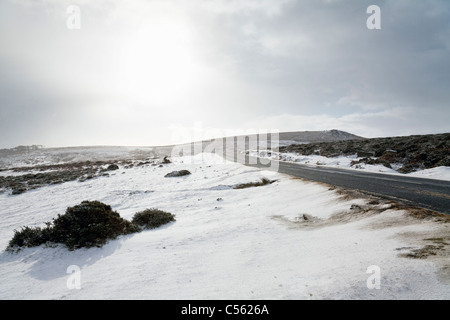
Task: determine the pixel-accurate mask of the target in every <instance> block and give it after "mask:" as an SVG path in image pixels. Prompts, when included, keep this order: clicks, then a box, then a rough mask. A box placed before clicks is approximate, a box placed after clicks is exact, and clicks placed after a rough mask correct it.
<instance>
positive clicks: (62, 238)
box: [52, 201, 139, 249]
mask: <svg viewBox="0 0 450 320" xmlns="http://www.w3.org/2000/svg"><path fill="white" fill-rule="evenodd" d="M52 229H53V230H52V238H53V239H52V240H53V241H54V242H59V243H63V244H65V245H66V246H67V247H68V248H69V249H76V248H80V247H87V248H89V247H94V246H97V247H101V246H102V245H104V244H105V243H106V242H107V240H109V239H115V238H117V237H118V236H119V235H123V234H130V233H133V232H137V231H139V229H138V228H137V227H136V226H135V225H133V224H132V223H130V222H129V221H127V220H125V219H122V218H121V217H120V215H119V214H118V213H117V212H115V211H113V210H112V209H111V207H110V206H109V205H106V204H104V203H101V202H98V201H83V202H82V203H81V204H79V205H77V206H74V207H70V208H67V210H66V213H65V214H64V215H58V217H57V218H56V219H54V220H53V228H52Z"/></svg>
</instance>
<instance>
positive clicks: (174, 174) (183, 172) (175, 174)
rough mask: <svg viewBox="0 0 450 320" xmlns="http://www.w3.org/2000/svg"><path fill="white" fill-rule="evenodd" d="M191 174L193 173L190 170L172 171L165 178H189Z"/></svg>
mask: <svg viewBox="0 0 450 320" xmlns="http://www.w3.org/2000/svg"><path fill="white" fill-rule="evenodd" d="M189 174H191V172H190V171H189V170H180V171H172V172H169V173H168V174H166V175H165V176H164V177H166V178H171V177H182V176H187V175H189Z"/></svg>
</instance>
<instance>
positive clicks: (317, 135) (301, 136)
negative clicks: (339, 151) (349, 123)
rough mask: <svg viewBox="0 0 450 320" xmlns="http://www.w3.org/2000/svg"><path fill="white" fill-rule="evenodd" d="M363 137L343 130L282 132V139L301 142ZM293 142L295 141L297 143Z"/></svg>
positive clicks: (358, 138) (361, 138) (359, 138)
mask: <svg viewBox="0 0 450 320" xmlns="http://www.w3.org/2000/svg"><path fill="white" fill-rule="evenodd" d="M363 139H364V138H363V137H360V136H357V135H354V134H352V133H348V132H345V131H341V130H336V129H333V130H325V131H294V132H280V140H285V141H295V142H300V143H313V142H314V143H316V142H333V141H347V140H363ZM295 142H293V143H295Z"/></svg>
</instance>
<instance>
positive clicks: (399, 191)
mask: <svg viewBox="0 0 450 320" xmlns="http://www.w3.org/2000/svg"><path fill="white" fill-rule="evenodd" d="M217 141H219V142H220V140H216V142H217ZM234 142H236V140H234ZM213 143H214V142H213ZM210 144H211V142H209V141H207V142H203V144H200V145H202V146H200V147H199V148H197V149H196V150H195V149H194V147H192V149H191V147H188V148H187V150H188V151H189V152H188V153H189V154H196V153H198V152H202V151H203V152H208V151H207V149H205V148H206V147H207V146H208V145H210ZM187 145H188V146H189V145H190V144H187ZM215 147H216V148H215V149H214V148H213V150H214V151H210V152H217V151H221V150H222V151H223V152H220V153H221V154H222V155H223V156H224V157H225V158H226V159H227V160H230V161H234V162H239V163H242V164H244V165H247V166H252V167H257V168H264V169H267V170H275V171H277V172H280V173H284V174H288V175H291V176H294V177H298V178H304V179H307V180H311V181H317V182H322V183H326V184H330V185H333V186H337V187H341V188H346V189H354V190H359V191H362V192H366V193H369V194H373V195H377V196H381V197H383V198H388V199H393V200H396V201H400V202H403V203H406V204H408V205H411V206H415V207H421V208H425V209H430V210H434V211H437V212H441V213H445V214H450V181H443V180H435V179H425V178H415V177H410V176H400V175H390V174H382V173H372V172H362V171H358V170H354V169H337V168H330V167H324V166H310V165H302V164H298V163H294V162H285V161H276V160H271V162H270V163H269V164H264V163H260V159H258V158H255V157H249V156H244V155H243V154H242V151H243V150H246V149H247V148H248V145H245V146H244V147H241V148H239V147H237V145H236V144H233V143H232V144H231V145H226V144H225V143H223V145H222V144H219V145H218V146H217V145H216V146H215ZM171 148H172V147H170V148H167V150H164V149H162V148H160V149H159V151H160V155H163V154H164V155H166V154H167V155H169V154H170V151H171ZM162 151H164V152H162ZM263 161H264V160H263ZM265 161H266V162H267V160H265Z"/></svg>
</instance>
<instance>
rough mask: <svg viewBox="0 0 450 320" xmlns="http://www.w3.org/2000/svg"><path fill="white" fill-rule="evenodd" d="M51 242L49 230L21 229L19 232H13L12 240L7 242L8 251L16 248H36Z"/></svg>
mask: <svg viewBox="0 0 450 320" xmlns="http://www.w3.org/2000/svg"><path fill="white" fill-rule="evenodd" d="M48 241H51V232H50V229H49V228H40V227H35V228H31V227H23V228H22V229H21V230H20V231H17V230H15V231H14V236H13V238H12V239H11V240H10V241H9V244H8V248H7V249H8V250H12V249H13V248H17V247H20V248H21V247H28V248H29V247H37V246H40V245H41V244H44V243H46V242H48Z"/></svg>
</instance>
